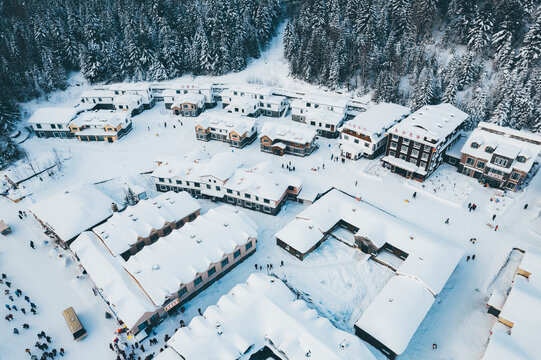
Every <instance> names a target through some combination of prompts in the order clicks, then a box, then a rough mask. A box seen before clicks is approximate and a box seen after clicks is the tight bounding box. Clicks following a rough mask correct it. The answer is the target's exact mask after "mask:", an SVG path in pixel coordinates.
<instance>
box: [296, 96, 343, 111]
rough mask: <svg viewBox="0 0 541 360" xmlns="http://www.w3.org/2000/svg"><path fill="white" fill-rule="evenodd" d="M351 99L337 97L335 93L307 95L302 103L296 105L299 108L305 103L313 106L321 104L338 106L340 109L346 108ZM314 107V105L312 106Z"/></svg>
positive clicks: (298, 102) (297, 102)
mask: <svg viewBox="0 0 541 360" xmlns="http://www.w3.org/2000/svg"><path fill="white" fill-rule="evenodd" d="M350 100H351V99H350V98H348V97H345V96H340V95H336V94H335V93H325V94H316V93H311V94H305V95H304V96H303V97H302V99H301V101H296V102H295V104H296V105H297V106H303V105H302V104H303V103H306V102H308V103H311V104H320V105H327V106H332V107H334V106H336V107H339V108H345V107H346V106H347V105H348V104H349V101H350ZM312 106H313V105H312Z"/></svg>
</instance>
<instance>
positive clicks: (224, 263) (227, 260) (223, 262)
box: [221, 258, 229, 269]
mask: <svg viewBox="0 0 541 360" xmlns="http://www.w3.org/2000/svg"><path fill="white" fill-rule="evenodd" d="M227 264H229V259H228V258H225V259H223V260H222V263H221V265H222V269H223V268H224V267H225V266H227Z"/></svg>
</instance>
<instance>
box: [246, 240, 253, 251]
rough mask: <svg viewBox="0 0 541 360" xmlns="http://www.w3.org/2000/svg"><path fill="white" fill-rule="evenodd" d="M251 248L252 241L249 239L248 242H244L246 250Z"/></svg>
mask: <svg viewBox="0 0 541 360" xmlns="http://www.w3.org/2000/svg"><path fill="white" fill-rule="evenodd" d="M251 248H252V242H251V241H250V242H249V243H248V244H246V251H248V250H249V249H251Z"/></svg>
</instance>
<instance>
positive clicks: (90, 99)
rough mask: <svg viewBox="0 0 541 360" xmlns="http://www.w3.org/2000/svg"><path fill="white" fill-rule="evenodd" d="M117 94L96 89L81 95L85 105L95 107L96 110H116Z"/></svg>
mask: <svg viewBox="0 0 541 360" xmlns="http://www.w3.org/2000/svg"><path fill="white" fill-rule="evenodd" d="M115 97H116V95H115V93H114V91H112V90H107V89H103V88H95V89H92V90H87V91H85V92H83V93H82V94H81V102H82V103H83V104H90V105H93V106H94V107H95V108H96V109H105V110H114V109H115V103H114V101H115Z"/></svg>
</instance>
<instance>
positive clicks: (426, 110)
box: [382, 104, 468, 181]
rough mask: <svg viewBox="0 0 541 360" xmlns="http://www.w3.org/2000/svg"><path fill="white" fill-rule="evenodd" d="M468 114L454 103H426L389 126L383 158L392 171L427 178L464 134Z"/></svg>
mask: <svg viewBox="0 0 541 360" xmlns="http://www.w3.org/2000/svg"><path fill="white" fill-rule="evenodd" d="M467 119H468V114H466V113H464V112H463V111H461V110H459V109H457V108H456V107H454V106H453V105H451V104H439V105H426V106H423V107H422V108H421V109H419V110H417V111H416V112H414V113H413V114H411V115H410V116H408V117H407V118H406V119H404V120H402V121H401V122H400V123H398V124H396V125H394V126H393V127H392V128H390V129H389V134H388V136H387V149H386V152H385V156H384V157H383V158H382V161H383V164H384V166H385V167H387V168H389V169H391V171H392V172H394V173H397V174H399V175H402V176H404V177H407V178H409V179H414V180H418V181H423V180H425V179H426V178H428V177H429V176H430V175H431V174H432V173H433V172H434V171H435V170H436V169H437V168H438V166H439V165H440V164H441V163H442V162H443V156H444V154H445V152H446V151H447V150H448V149H449V148H450V147H451V146H453V145H454V143H455V142H456V141H457V140H458V138H459V137H460V135H461V134H462V128H463V125H464V123H465V121H466V120H467Z"/></svg>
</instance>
